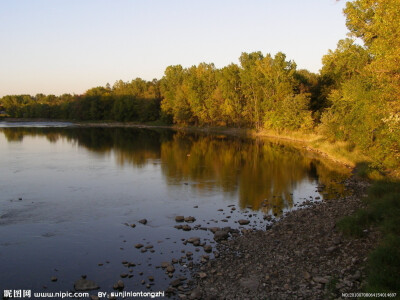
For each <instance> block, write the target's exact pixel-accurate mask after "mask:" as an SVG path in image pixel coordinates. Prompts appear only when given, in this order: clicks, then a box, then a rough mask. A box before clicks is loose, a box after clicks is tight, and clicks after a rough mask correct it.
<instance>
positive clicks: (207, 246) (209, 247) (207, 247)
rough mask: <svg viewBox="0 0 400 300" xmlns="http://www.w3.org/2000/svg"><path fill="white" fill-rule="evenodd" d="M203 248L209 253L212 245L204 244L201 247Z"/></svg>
mask: <svg viewBox="0 0 400 300" xmlns="http://www.w3.org/2000/svg"><path fill="white" fill-rule="evenodd" d="M203 249H204V251H205V252H207V253H210V252H211V251H212V247H211V246H210V245H205V246H204V247H203Z"/></svg>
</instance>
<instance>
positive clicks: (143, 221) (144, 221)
mask: <svg viewBox="0 0 400 300" xmlns="http://www.w3.org/2000/svg"><path fill="white" fill-rule="evenodd" d="M139 223H140V224H143V225H146V224H147V220H146V219H141V220H139Z"/></svg>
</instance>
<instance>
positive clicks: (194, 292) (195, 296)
mask: <svg viewBox="0 0 400 300" xmlns="http://www.w3.org/2000/svg"><path fill="white" fill-rule="evenodd" d="M202 296H203V293H202V292H201V290H200V288H199V287H197V288H195V289H194V290H192V291H191V293H190V295H189V298H190V299H201V297H202Z"/></svg>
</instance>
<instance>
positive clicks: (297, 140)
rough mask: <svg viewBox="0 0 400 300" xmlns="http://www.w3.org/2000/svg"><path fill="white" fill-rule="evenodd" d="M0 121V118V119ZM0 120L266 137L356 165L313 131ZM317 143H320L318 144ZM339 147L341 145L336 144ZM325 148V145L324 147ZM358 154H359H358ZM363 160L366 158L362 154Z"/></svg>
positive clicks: (130, 123)
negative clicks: (336, 151)
mask: <svg viewBox="0 0 400 300" xmlns="http://www.w3.org/2000/svg"><path fill="white" fill-rule="evenodd" d="M0 121H1V120H0ZM2 121H5V122H12V123H18V122H66V123H71V124H73V125H75V126H79V127H90V128H93V127H105V128H118V127H120V128H148V129H157V128H163V129H173V130H179V131H189V132H203V133H220V134H226V135H232V136H240V137H249V138H266V139H269V140H279V141H283V142H285V141H286V142H290V143H291V144H297V146H299V148H303V149H305V150H307V151H310V152H314V153H317V154H318V155H321V156H323V157H324V158H327V159H329V160H330V161H333V162H335V163H338V164H341V165H343V166H345V167H347V168H349V169H354V168H355V167H356V164H357V161H354V159H352V158H348V157H346V152H345V153H344V154H342V155H337V154H336V153H334V151H329V150H326V149H323V148H324V146H325V145H326V144H328V142H326V141H324V140H323V137H322V136H318V135H316V134H313V133H302V134H300V133H298V135H299V136H296V132H288V133H284V134H279V133H276V132H272V131H258V132H257V131H256V130H254V129H249V128H234V127H232V128H231V127H192V126H188V127H181V126H176V125H158V124H157V125H154V124H142V123H133V122H114V121H110V122H103V121H102V122H93V121H87V122H86V121H75V120H54V119H31V118H5V119H3V120H2ZM318 143H322V146H321V145H318ZM338 146H339V147H340V146H341V145H338ZM325 148H326V147H325ZM358 156H360V155H358ZM361 158H362V160H363V161H365V160H367V159H368V158H366V157H364V156H362V157H361Z"/></svg>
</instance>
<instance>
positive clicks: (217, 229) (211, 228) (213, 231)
mask: <svg viewBox="0 0 400 300" xmlns="http://www.w3.org/2000/svg"><path fill="white" fill-rule="evenodd" d="M208 229H209V230H210V231H211V232H212V233H216V232H217V231H219V230H221V228H219V227H210V228H208Z"/></svg>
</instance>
